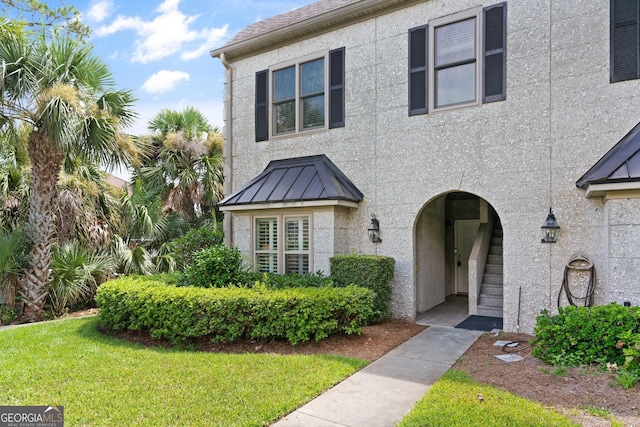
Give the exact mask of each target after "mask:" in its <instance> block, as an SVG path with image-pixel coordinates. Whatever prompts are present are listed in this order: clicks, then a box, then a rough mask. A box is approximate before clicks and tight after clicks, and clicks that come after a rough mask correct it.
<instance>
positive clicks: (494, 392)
mask: <svg viewBox="0 0 640 427" xmlns="http://www.w3.org/2000/svg"><path fill="white" fill-rule="evenodd" d="M513 380H514V381H518V379H517V378H514V379H513ZM478 394H482V395H483V397H484V401H482V402H480V401H479V400H478ZM577 425H579V424H575V423H572V422H571V421H570V420H569V419H568V418H567V417H565V416H564V415H561V414H559V413H557V412H555V411H554V410H551V409H548V408H545V407H544V406H542V405H540V404H539V403H536V402H532V401H530V400H526V399H523V398H521V397H518V396H516V395H513V394H511V393H508V392H506V391H504V390H500V389H497V388H495V387H491V386H488V385H484V384H480V383H478V382H475V381H474V380H472V379H471V378H469V376H467V375H466V374H465V373H464V372H462V371H456V370H451V371H448V372H446V373H445V374H444V375H443V376H442V377H440V379H439V380H438V381H437V382H436V383H435V384H434V385H433V387H431V388H430V389H429V391H428V392H427V394H425V396H424V397H423V398H422V399H421V400H420V401H419V402H418V403H417V404H416V406H415V407H414V408H413V410H412V411H411V412H410V413H409V415H407V416H406V417H405V418H404V419H403V420H402V422H401V423H400V424H398V427H425V426H429V427H459V426H460V427H463V426H464V427H493V426H500V427H534V426H539V427H547V426H554V427H569V426H577Z"/></svg>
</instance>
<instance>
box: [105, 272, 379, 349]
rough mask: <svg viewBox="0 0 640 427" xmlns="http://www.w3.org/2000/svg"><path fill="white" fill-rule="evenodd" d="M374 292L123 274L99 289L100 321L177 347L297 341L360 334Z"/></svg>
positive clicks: (360, 289) (110, 326) (347, 288)
mask: <svg viewBox="0 0 640 427" xmlns="http://www.w3.org/2000/svg"><path fill="white" fill-rule="evenodd" d="M374 296H375V294H374V293H373V292H371V291H369V290H368V289H364V288H358V287H356V286H349V287H346V288H334V287H325V288H296V289H282V290H268V289H267V288H266V287H265V286H262V285H257V286H254V288H252V289H246V288H239V287H227V288H214V289H204V288H196V287H176V286H168V285H166V284H165V283H162V282H158V281H155V282H154V281H151V280H148V279H142V278H140V277H123V278H120V279H116V280H111V281H109V282H107V283H105V284H103V285H102V286H100V287H99V288H98V293H97V295H96V302H97V303H98V305H99V306H100V308H101V310H100V322H101V324H102V325H104V326H106V327H109V328H111V329H114V330H123V329H129V330H145V331H149V332H150V333H151V336H152V337H154V338H167V339H168V340H169V341H171V342H172V343H173V344H175V345H182V344H185V343H188V342H189V341H190V340H193V339H199V338H208V339H210V340H211V341H214V342H231V341H235V340H238V339H242V338H246V339H261V340H276V339H286V340H287V341H289V342H290V343H291V344H293V345H295V344H297V343H298V342H303V341H308V340H310V339H315V340H316V341H318V340H320V339H322V338H325V337H327V336H328V335H330V334H333V333H337V332H345V333H347V334H353V333H360V331H361V328H362V326H363V325H366V324H367V321H368V320H369V319H370V318H371V315H372V314H373V311H372V308H371V307H372V304H373V299H374Z"/></svg>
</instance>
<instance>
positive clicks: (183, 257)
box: [171, 223, 223, 270]
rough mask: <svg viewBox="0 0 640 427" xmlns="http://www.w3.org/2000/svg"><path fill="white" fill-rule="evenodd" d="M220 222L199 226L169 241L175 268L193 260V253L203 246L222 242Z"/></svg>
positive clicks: (206, 246)
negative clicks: (213, 225)
mask: <svg viewBox="0 0 640 427" xmlns="http://www.w3.org/2000/svg"><path fill="white" fill-rule="evenodd" d="M221 226H222V223H219V225H218V226H215V227H200V228H194V229H192V230H189V231H188V232H187V233H186V234H184V235H183V236H181V237H178V238H177V239H173V240H172V241H171V246H172V250H173V252H172V253H173V258H174V260H175V262H176V269H178V270H182V269H184V268H185V267H186V266H187V265H189V264H191V263H192V262H193V257H194V255H195V254H196V253H197V252H198V251H200V250H202V249H205V248H209V247H211V246H215V245H219V244H221V243H222V238H223V232H222V227H221Z"/></svg>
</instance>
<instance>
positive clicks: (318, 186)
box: [218, 154, 363, 207]
mask: <svg viewBox="0 0 640 427" xmlns="http://www.w3.org/2000/svg"><path fill="white" fill-rule="evenodd" d="M362 198H363V194H362V192H360V190H358V188H357V187H356V186H355V185H354V184H353V183H352V182H351V181H350V180H349V178H347V177H346V176H345V175H344V174H343V173H342V171H340V169H338V168H337V167H336V165H334V164H333V163H332V162H331V160H329V158H328V157H327V156H325V155H324V154H321V155H318V156H308V157H297V158H293V159H282V160H274V161H272V162H270V163H269V164H268V165H267V167H266V168H265V170H264V171H263V172H262V173H261V174H260V175H258V176H257V177H255V178H253V179H252V180H251V181H249V182H248V183H247V184H246V185H245V186H243V187H242V188H240V189H239V190H238V191H236V192H234V193H233V194H231V195H229V196H227V197H225V198H224V199H223V200H221V201H220V203H218V206H220V207H224V206H236V205H252V204H262V203H278V202H300V201H312V200H344V201H349V202H355V203H358V202H360V201H362Z"/></svg>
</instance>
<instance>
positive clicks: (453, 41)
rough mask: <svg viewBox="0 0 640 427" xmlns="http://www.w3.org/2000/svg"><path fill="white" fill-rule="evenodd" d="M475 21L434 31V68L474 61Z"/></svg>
mask: <svg viewBox="0 0 640 427" xmlns="http://www.w3.org/2000/svg"><path fill="white" fill-rule="evenodd" d="M475 30H476V20H475V18H472V19H467V20H465V21H459V22H454V23H453V24H449V25H443V26H441V27H438V28H436V29H435V45H436V50H435V62H436V64H435V65H436V66H441V65H446V64H451V63H454V62H458V61H465V60H471V59H474V58H475V56H476V43H475V41H476V38H475Z"/></svg>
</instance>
